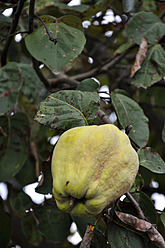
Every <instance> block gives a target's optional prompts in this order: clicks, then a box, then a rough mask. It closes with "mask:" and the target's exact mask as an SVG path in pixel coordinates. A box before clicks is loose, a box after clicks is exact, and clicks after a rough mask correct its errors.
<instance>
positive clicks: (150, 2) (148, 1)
mask: <svg viewBox="0 0 165 248" xmlns="http://www.w3.org/2000/svg"><path fill="white" fill-rule="evenodd" d="M142 8H143V9H144V10H146V11H154V12H155V11H156V2H155V1H154V0H145V1H143V5H142Z"/></svg>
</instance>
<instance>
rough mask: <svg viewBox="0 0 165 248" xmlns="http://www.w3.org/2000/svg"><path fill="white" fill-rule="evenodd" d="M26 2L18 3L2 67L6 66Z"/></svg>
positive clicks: (23, 0) (2, 59) (3, 52)
mask: <svg viewBox="0 0 165 248" xmlns="http://www.w3.org/2000/svg"><path fill="white" fill-rule="evenodd" d="M24 2H26V0H20V1H19V3H18V6H17V9H16V12H15V15H14V18H13V23H12V26H11V28H10V31H9V37H8V38H7V41H6V44H5V46H4V49H3V51H2V55H1V65H2V66H5V65H6V60H7V53H8V50H9V47H10V44H11V41H12V38H13V35H12V34H13V33H15V30H16V28H17V26H18V21H19V17H20V15H21V12H22V9H23V6H24Z"/></svg>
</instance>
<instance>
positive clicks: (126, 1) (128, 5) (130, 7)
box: [122, 0, 136, 13]
mask: <svg viewBox="0 0 165 248" xmlns="http://www.w3.org/2000/svg"><path fill="white" fill-rule="evenodd" d="M135 2H136V0H132V1H130V0H122V4H123V10H124V12H127V13H128V12H134V7H135Z"/></svg>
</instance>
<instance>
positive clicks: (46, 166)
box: [35, 160, 53, 194]
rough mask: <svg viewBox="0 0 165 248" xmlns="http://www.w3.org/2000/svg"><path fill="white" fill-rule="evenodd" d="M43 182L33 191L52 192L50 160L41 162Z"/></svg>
mask: <svg viewBox="0 0 165 248" xmlns="http://www.w3.org/2000/svg"><path fill="white" fill-rule="evenodd" d="M41 169H42V174H43V183H42V184H41V186H39V187H37V188H36V189H35V191H36V192H37V193H40V194H48V193H50V194H52V188H53V178H52V173H51V160H48V161H44V162H43V163H42V167H41Z"/></svg>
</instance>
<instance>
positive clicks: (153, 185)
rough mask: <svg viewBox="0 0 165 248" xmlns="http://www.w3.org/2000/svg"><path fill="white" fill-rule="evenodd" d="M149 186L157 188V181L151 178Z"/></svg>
mask: <svg viewBox="0 0 165 248" xmlns="http://www.w3.org/2000/svg"><path fill="white" fill-rule="evenodd" d="M150 187H151V188H155V189H157V188H159V183H158V182H156V181H154V180H151V183H150Z"/></svg>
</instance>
